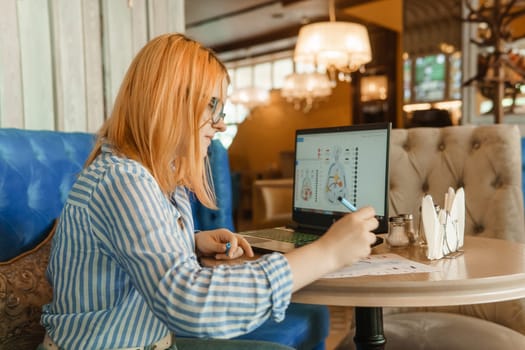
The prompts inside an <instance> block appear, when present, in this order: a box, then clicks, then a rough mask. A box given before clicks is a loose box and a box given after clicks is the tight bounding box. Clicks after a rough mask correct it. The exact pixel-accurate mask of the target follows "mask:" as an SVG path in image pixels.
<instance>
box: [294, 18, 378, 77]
mask: <svg viewBox="0 0 525 350" xmlns="http://www.w3.org/2000/svg"><path fill="white" fill-rule="evenodd" d="M371 60H372V52H371V49H370V40H369V38H368V31H367V29H366V27H365V26H363V25H361V24H356V23H349V22H318V23H312V24H307V25H305V26H303V27H301V30H300V31H299V36H298V38H297V43H296V45H295V51H294V61H295V62H296V63H301V64H305V65H313V66H315V65H316V66H322V67H324V68H337V69H338V70H340V71H343V72H353V71H355V70H357V69H359V67H361V66H362V65H363V64H366V63H368V62H370V61H371Z"/></svg>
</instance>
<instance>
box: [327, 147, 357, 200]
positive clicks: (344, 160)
mask: <svg viewBox="0 0 525 350" xmlns="http://www.w3.org/2000/svg"><path fill="white" fill-rule="evenodd" d="M358 152H359V149H358V147H355V149H354V150H352V149H351V148H349V147H347V148H345V149H344V150H343V149H342V148H341V147H340V146H335V147H333V152H332V153H331V154H332V159H331V164H330V166H329V167H328V173H327V177H326V178H327V181H326V191H325V192H326V199H327V200H328V201H329V202H330V203H335V202H336V201H337V198H338V197H344V198H346V199H347V200H349V201H350V202H352V204H354V205H355V204H356V202H357V159H358ZM345 165H346V166H345Z"/></svg>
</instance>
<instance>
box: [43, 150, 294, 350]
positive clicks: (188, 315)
mask: <svg viewBox="0 0 525 350" xmlns="http://www.w3.org/2000/svg"><path fill="white" fill-rule="evenodd" d="M47 274H48V279H49V280H50V282H51V285H52V287H53V291H54V294H53V300H52V302H51V303H50V304H47V305H45V306H44V308H43V315H42V319H41V322H42V324H43V326H44V327H45V328H46V330H47V332H48V334H49V335H50V336H51V338H52V339H53V340H54V341H55V342H56V343H57V344H58V345H59V346H60V347H61V348H63V349H110V348H123V347H132V346H142V345H148V344H152V343H154V342H155V341H157V340H159V339H160V338H162V337H163V336H165V335H166V334H167V333H168V332H169V331H170V330H171V331H173V332H174V333H175V334H179V335H189V336H197V337H214V338H231V337H234V336H237V335H240V334H243V333H246V332H249V331H251V330H252V329H254V328H256V327H257V326H259V325H260V324H261V323H262V322H263V321H264V320H266V319H267V318H268V317H270V315H272V316H273V318H274V319H276V320H278V321H279V320H281V319H282V318H283V317H284V313H285V310H286V308H287V307H288V304H289V302H290V298H291V291H292V276H291V271H290V267H289V265H288V262H287V260H286V259H285V258H284V257H283V256H282V255H280V254H271V255H265V256H263V257H262V258H260V259H258V260H255V261H251V262H247V263H244V264H242V265H234V266H229V265H220V266H218V267H215V268H204V267H201V266H200V265H199V263H198V262H197V258H196V255H195V240H194V233H193V220H192V215H191V208H190V203H189V201H188V195H187V192H186V190H185V189H184V188H177V190H176V191H175V192H174V194H173V196H172V197H171V198H166V196H164V195H163V193H162V191H161V190H160V187H159V186H158V184H157V182H156V181H155V179H154V178H153V177H152V176H151V174H150V173H149V172H148V171H147V170H146V169H145V168H144V167H143V166H142V165H140V164H139V163H137V162H135V161H133V160H130V159H126V158H122V157H119V156H117V155H115V154H114V153H113V152H112V151H111V148H110V147H108V146H107V145H105V146H104V147H103V148H102V154H101V155H100V156H98V157H97V159H96V160H95V161H94V162H93V163H92V164H91V165H90V166H89V167H87V168H86V169H84V170H83V171H82V173H81V174H80V176H79V178H78V179H77V181H76V183H75V185H74V186H73V188H72V190H71V192H70V194H69V197H68V199H67V201H66V204H65V206H64V209H63V211H62V214H61V217H60V220H59V224H58V227H57V231H56V233H55V236H54V238H53V247H52V251H51V255H50V261H49V266H48V270H47Z"/></svg>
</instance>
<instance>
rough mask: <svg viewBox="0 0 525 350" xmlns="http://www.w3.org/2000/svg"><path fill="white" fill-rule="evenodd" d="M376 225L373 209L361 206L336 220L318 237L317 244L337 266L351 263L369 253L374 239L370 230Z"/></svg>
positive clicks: (374, 236) (377, 223)
mask: <svg viewBox="0 0 525 350" xmlns="http://www.w3.org/2000/svg"><path fill="white" fill-rule="evenodd" d="M378 225H379V222H378V221H377V219H376V218H375V210H374V209H373V208H372V207H363V208H361V209H359V210H357V211H356V212H354V213H350V214H347V215H345V216H343V217H342V218H341V219H339V220H338V221H336V222H335V223H334V224H333V225H332V226H331V227H330V228H329V229H328V231H327V232H326V233H325V234H324V235H323V236H322V237H321V238H320V239H319V244H321V245H323V249H326V252H327V254H329V255H330V256H331V257H333V258H334V259H335V264H336V266H337V267H338V268H339V267H343V266H346V265H351V264H353V263H355V262H357V261H358V260H359V259H361V258H364V257H366V256H368V255H370V252H371V245H372V244H373V243H374V242H375V241H376V235H375V234H374V233H373V232H372V230H374V229H375V228H377V226H378Z"/></svg>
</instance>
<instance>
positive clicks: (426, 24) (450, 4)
mask: <svg viewBox="0 0 525 350" xmlns="http://www.w3.org/2000/svg"><path fill="white" fill-rule="evenodd" d="M394 2H397V3H399V5H398V6H403V7H404V10H403V14H402V16H403V18H402V19H401V20H400V22H402V23H403V26H404V27H405V28H406V29H405V30H404V36H407V40H408V42H407V44H408V45H409V46H424V45H427V46H428V45H429V40H428V38H427V40H424V39H423V40H422V35H423V36H427V37H431V38H432V41H436V40H443V39H442V38H441V37H443V36H455V38H451V39H448V41H454V44H456V43H458V42H460V39H459V38H460V36H461V29H460V21H459V17H460V14H461V0H439V1H435V0H334V8H335V15H336V19H337V20H341V21H352V22H358V23H363V24H365V25H367V27H368V30H369V31H371V30H374V28H377V25H376V24H375V23H373V21H370V20H368V21H367V20H366V19H363V18H366V16H359V17H358V16H356V15H355V13H357V12H356V11H352V10H353V9H357V8H360V7H364V6H363V5H367V6H369V5H374V4H375V5H377V6H376V7H375V8H374V11H377V12H378V16H383V17H384V18H388V16H389V14H385V13H381V12H383V11H384V10H383V11H382V9H384V8H387V7H388V5H391V4H392V3H394ZM328 8H329V0H185V20H186V34H187V35H189V36H190V37H192V38H194V39H196V40H198V41H200V42H202V43H203V44H204V45H206V46H207V47H210V48H212V49H214V50H215V51H216V52H217V53H218V54H219V56H220V57H221V59H222V60H223V61H225V62H228V61H232V60H238V59H241V58H246V57H253V56H257V55H261V54H267V53H272V52H277V51H284V50H290V49H293V47H294V45H295V41H296V37H297V34H298V32H299V28H300V27H301V26H302V25H304V24H306V23H309V22H319V21H327V20H328V19H329V10H328ZM372 15H374V13H372ZM368 18H369V19H370V18H371V17H370V14H369V15H368ZM452 22H453V23H454V24H452ZM411 28H412V31H413V32H415V33H416V34H417V35H415V36H414V35H413V36H414V37H413V38H411V37H410V30H411ZM458 45H459V44H458ZM405 49H406V45H405ZM428 49H429V48H417V47H415V48H414V49H412V50H411V51H422V50H423V51H424V50H428Z"/></svg>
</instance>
